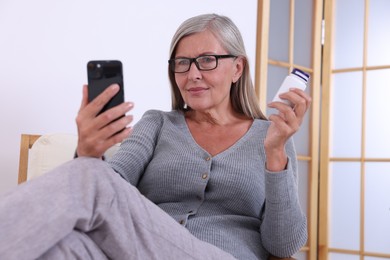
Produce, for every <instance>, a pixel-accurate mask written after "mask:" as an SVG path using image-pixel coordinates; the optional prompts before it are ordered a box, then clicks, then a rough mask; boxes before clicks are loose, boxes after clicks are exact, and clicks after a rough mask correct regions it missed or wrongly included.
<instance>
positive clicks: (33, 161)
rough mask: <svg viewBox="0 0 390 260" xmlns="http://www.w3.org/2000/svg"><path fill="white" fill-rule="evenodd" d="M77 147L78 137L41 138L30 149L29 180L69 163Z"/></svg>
mask: <svg viewBox="0 0 390 260" xmlns="http://www.w3.org/2000/svg"><path fill="white" fill-rule="evenodd" d="M76 147H77V135H73V134H49V135H42V136H41V137H39V138H38V139H37V140H36V141H35V143H34V145H33V146H32V147H31V149H30V154H29V165H28V171H27V180H30V179H32V178H35V177H37V176H40V175H42V174H44V173H45V172H47V171H50V170H51V169H53V168H55V167H57V166H59V165H61V164H63V163H65V162H67V161H69V160H72V159H73V157H74V153H75V151H76ZM118 148H119V144H117V145H114V146H113V147H111V148H110V149H108V150H107V152H106V154H105V156H106V158H109V157H111V156H112V155H113V154H114V153H115V152H116V151H117V149H118Z"/></svg>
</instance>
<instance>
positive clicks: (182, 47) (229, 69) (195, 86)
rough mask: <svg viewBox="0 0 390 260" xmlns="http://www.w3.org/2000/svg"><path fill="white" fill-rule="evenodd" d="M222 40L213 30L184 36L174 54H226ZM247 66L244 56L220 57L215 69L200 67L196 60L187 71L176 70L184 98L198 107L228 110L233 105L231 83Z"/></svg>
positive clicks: (207, 109) (187, 55)
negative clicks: (205, 69) (197, 65)
mask: <svg viewBox="0 0 390 260" xmlns="http://www.w3.org/2000/svg"><path fill="white" fill-rule="evenodd" d="M226 54H230V53H228V52H227V51H226V50H224V49H223V48H222V46H221V44H220V43H219V42H218V40H217V39H216V38H215V37H214V35H213V34H212V33H211V32H209V31H207V30H206V31H204V32H200V33H196V34H193V35H190V36H186V37H184V38H183V39H181V40H180V42H179V43H178V45H177V48H176V56H175V57H174V58H196V57H199V56H202V55H226ZM242 70H243V60H242V58H240V57H238V58H226V59H218V66H217V68H215V69H214V70H209V71H200V70H199V69H198V68H197V67H196V65H195V63H192V64H191V67H190V70H189V71H187V72H184V73H175V79H176V84H177V85H178V87H179V90H180V93H181V95H182V97H183V99H184V102H185V103H186V104H187V105H188V106H189V107H191V108H192V109H193V110H197V111H210V110H215V109H216V110H220V109H222V110H226V109H227V108H229V106H230V87H231V85H232V83H233V82H236V81H237V80H238V79H239V78H240V76H241V74H242Z"/></svg>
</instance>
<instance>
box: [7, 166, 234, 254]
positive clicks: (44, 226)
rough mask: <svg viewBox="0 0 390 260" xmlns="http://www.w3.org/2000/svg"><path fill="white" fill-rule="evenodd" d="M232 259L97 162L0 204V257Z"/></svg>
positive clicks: (68, 169)
mask: <svg viewBox="0 0 390 260" xmlns="http://www.w3.org/2000/svg"><path fill="white" fill-rule="evenodd" d="M37 258H38V259H218V260H221V259H224V260H226V259H234V258H233V257H232V256H231V255H230V254H227V253H225V252H224V251H222V250H220V249H218V248H217V247H215V246H213V245H211V244H208V243H205V242H202V241H200V240H199V239H197V238H195V237H194V236H193V235H191V234H190V233H189V232H188V230H187V229H185V228H184V227H182V226H181V225H180V224H178V223H177V222H176V221H175V220H174V219H173V218H171V217H170V216H169V215H168V214H166V213H165V212H164V211H162V210H161V209H160V208H159V207H158V206H156V205H155V204H153V203H152V202H150V201H149V200H148V199H146V198H145V197H144V196H142V195H141V194H140V193H139V191H138V190H137V189H136V188H135V187H133V186H131V185H130V184H129V183H127V182H126V181H125V180H123V179H122V178H121V177H120V176H119V175H118V174H117V173H115V172H114V171H113V170H112V169H111V168H110V166H109V165H108V164H107V163H105V162H103V161H101V160H98V159H92V158H78V159H75V160H72V161H70V162H68V163H66V164H64V165H61V166H60V167H58V168H56V169H55V170H53V171H50V172H49V173H47V174H45V175H44V176H42V177H39V178H37V179H34V180H31V181H28V182H27V183H25V184H22V185H19V186H18V187H16V189H14V190H12V191H11V192H8V193H5V194H4V195H2V196H1V198H0V259H7V260H13V259H18V260H19V259H23V260H25V259H37Z"/></svg>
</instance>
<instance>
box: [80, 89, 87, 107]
mask: <svg viewBox="0 0 390 260" xmlns="http://www.w3.org/2000/svg"><path fill="white" fill-rule="evenodd" d="M87 105H88V85H83V93H82V98H81V105H80V110H82V109H83V108H84V107H86V106H87Z"/></svg>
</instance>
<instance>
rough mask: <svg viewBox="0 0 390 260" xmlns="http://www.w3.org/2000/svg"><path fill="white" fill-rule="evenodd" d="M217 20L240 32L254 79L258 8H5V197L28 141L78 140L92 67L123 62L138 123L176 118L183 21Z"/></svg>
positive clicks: (98, 0) (72, 1)
mask: <svg viewBox="0 0 390 260" xmlns="http://www.w3.org/2000/svg"><path fill="white" fill-rule="evenodd" d="M210 12H214V13H218V14H223V15H227V16H229V17H231V18H232V19H233V21H234V22H235V23H236V24H237V26H238V27H239V28H240V30H241V32H242V34H243V37H244V41H245V43H246V48H247V52H248V55H249V57H250V62H251V69H252V72H253V69H254V59H255V37H256V16H257V1H256V0H247V1H237V0H208V1H194V0H191V1H190V0H188V1H183V0H166V1H160V0H154V1H153V0H143V1H133V0H111V1H102V0H67V1H58V0H57V1H55V0H35V1H29V0H1V1H0V87H1V95H0V122H1V134H0V143H1V144H2V147H3V149H1V150H0V165H1V166H0V167H1V168H0V193H2V192H5V191H7V190H9V189H11V188H12V187H15V186H16V183H17V171H18V161H19V146H20V135H21V134H22V133H29V134H48V133H74V134H76V132H77V131H76V125H75V122H74V119H75V116H76V114H77V111H78V108H79V105H80V101H81V89H82V84H84V83H86V62H87V61H88V60H91V59H120V60H122V62H123V64H124V78H125V79H124V80H125V83H124V84H125V95H126V99H127V100H131V101H134V102H135V105H136V107H135V109H134V111H133V114H134V116H135V119H136V121H137V120H138V119H139V118H140V116H141V115H142V114H143V113H144V112H145V111H146V110H148V109H152V108H153V109H162V110H169V109H170V90H169V85H168V77H167V59H168V50H169V44H170V39H171V37H172V35H173V33H174V31H175V30H176V28H177V27H178V25H179V24H180V23H181V22H182V21H183V20H185V19H187V18H189V17H190V16H193V15H197V14H201V13H210Z"/></svg>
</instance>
